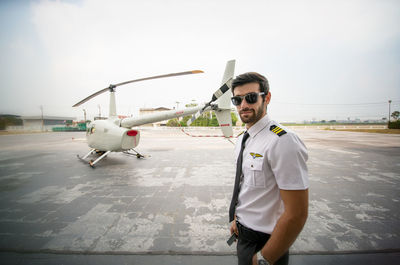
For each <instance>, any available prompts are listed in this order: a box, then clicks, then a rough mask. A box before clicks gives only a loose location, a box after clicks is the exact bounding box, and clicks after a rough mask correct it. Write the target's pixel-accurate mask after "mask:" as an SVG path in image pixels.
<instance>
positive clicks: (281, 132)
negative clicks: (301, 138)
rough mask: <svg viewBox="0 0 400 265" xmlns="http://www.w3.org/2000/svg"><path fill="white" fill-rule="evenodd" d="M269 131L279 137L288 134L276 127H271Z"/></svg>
mask: <svg viewBox="0 0 400 265" xmlns="http://www.w3.org/2000/svg"><path fill="white" fill-rule="evenodd" d="M269 130H270V131H271V132H273V133H275V134H276V135H278V136H282V135H284V134H285V133H286V131H285V130H284V129H282V128H281V127H279V126H276V125H271V127H269Z"/></svg>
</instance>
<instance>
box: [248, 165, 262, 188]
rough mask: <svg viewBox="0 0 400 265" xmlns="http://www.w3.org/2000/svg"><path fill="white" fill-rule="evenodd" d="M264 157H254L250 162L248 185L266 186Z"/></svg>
mask: <svg viewBox="0 0 400 265" xmlns="http://www.w3.org/2000/svg"><path fill="white" fill-rule="evenodd" d="M263 164H264V161H263V159H254V160H253V161H251V163H250V167H249V169H250V170H249V172H250V174H249V178H248V180H249V181H248V183H247V184H248V185H249V186H253V187H257V188H264V187H265V173H264V171H263Z"/></svg>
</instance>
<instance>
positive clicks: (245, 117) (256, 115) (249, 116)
mask: <svg viewBox="0 0 400 265" xmlns="http://www.w3.org/2000/svg"><path fill="white" fill-rule="evenodd" d="M243 112H247V113H243ZM249 112H250V113H249ZM263 113H264V102H263V103H262V104H261V106H260V107H259V108H257V109H250V108H245V109H242V110H240V111H239V116H240V119H241V120H242V122H243V123H246V124H248V123H249V124H255V123H256V122H257V121H259V120H260V119H261V118H262V117H263Z"/></svg>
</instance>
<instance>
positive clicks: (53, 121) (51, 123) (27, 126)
mask: <svg viewBox="0 0 400 265" xmlns="http://www.w3.org/2000/svg"><path fill="white" fill-rule="evenodd" d="M21 119H22V123H23V128H22V129H23V130H26V131H51V129H52V128H53V127H57V126H65V125H67V124H72V121H73V120H75V119H76V117H56V116H43V117H42V116H22V117H21Z"/></svg>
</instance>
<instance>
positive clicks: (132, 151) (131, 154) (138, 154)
mask: <svg viewBox="0 0 400 265" xmlns="http://www.w3.org/2000/svg"><path fill="white" fill-rule="evenodd" d="M123 153H124V154H126V155H129V156H136V157H137V158H146V157H149V156H148V155H142V154H140V153H139V152H137V151H136V150H135V149H133V148H132V149H129V150H127V151H124V152H123Z"/></svg>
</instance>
